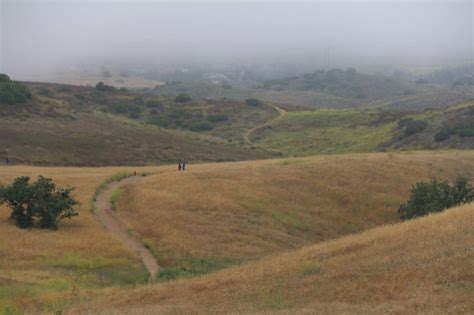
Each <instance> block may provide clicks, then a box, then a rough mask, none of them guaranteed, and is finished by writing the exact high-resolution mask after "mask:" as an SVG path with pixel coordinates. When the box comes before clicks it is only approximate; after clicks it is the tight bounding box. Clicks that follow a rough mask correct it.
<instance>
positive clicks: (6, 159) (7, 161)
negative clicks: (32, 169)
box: [5, 156, 10, 165]
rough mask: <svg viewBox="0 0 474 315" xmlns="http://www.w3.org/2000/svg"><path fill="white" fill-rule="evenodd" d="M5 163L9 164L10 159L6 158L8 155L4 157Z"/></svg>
mask: <svg viewBox="0 0 474 315" xmlns="http://www.w3.org/2000/svg"><path fill="white" fill-rule="evenodd" d="M5 164H7V165H8V164H10V159H9V158H8V156H7V157H6V158H5Z"/></svg>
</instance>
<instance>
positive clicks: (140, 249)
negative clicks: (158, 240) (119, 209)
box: [95, 177, 160, 281]
mask: <svg viewBox="0 0 474 315" xmlns="http://www.w3.org/2000/svg"><path fill="white" fill-rule="evenodd" d="M140 178H142V177H129V178H126V179H123V180H121V181H117V182H112V183H110V184H109V185H108V186H107V188H106V189H105V190H104V191H103V192H102V193H100V194H99V195H98V196H97V198H96V202H95V206H96V211H95V214H96V216H97V219H98V220H99V222H100V223H101V224H102V225H103V226H104V227H105V228H106V229H107V230H108V231H110V232H111V233H112V234H114V235H116V236H117V237H118V238H119V239H121V240H122V241H123V242H124V243H125V244H126V245H127V246H128V247H129V248H130V249H132V250H133V251H135V252H136V253H138V254H139V255H140V258H141V259H142V261H143V264H144V265H145V267H146V269H147V270H148V272H149V273H150V281H153V280H155V279H156V275H157V273H158V271H159V270H160V266H159V265H158V263H157V262H156V259H155V257H154V256H153V254H152V253H151V251H150V250H149V249H148V248H146V247H145V246H144V245H143V243H142V242H140V241H139V240H138V239H136V238H135V237H133V236H132V235H130V234H129V233H128V232H127V229H126V227H125V226H124V225H123V223H122V222H121V221H120V219H119V217H118V216H117V214H116V213H115V211H114V210H113V209H112V203H111V202H110V197H111V196H112V193H113V192H114V190H116V189H117V188H120V187H124V186H126V185H128V184H131V183H133V182H136V181H138V180H139V179H140Z"/></svg>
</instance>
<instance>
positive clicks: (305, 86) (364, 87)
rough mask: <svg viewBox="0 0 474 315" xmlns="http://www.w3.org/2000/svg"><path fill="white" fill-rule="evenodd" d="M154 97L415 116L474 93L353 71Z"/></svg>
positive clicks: (193, 85)
mask: <svg viewBox="0 0 474 315" xmlns="http://www.w3.org/2000/svg"><path fill="white" fill-rule="evenodd" d="M446 71H447V70H446ZM443 77H444V76H443ZM462 82H464V81H462ZM150 91H151V92H154V93H158V94H163V95H168V96H174V95H177V94H179V93H188V94H190V95H192V96H193V97H196V98H212V99H221V98H224V97H225V98H231V99H236V100H244V99H246V98H259V99H262V100H265V101H268V102H275V103H279V104H292V105H298V106H308V107H314V108H351V107H367V106H375V107H379V106H384V107H386V108H389V109H394V110H416V111H422V110H424V109H425V108H443V107H447V106H451V105H454V104H457V103H460V102H463V101H466V100H468V99H472V98H474V90H473V89H472V87H471V86H469V85H466V84H451V83H449V82H445V81H442V80H441V81H440V80H419V81H416V80H415V78H411V77H409V78H406V77H403V76H387V75H381V74H365V73H359V72H357V71H356V70H354V69H351V68H349V69H346V70H342V69H331V70H328V71H324V70H319V71H315V72H313V73H307V74H304V75H301V76H294V77H287V78H280V79H274V80H267V81H264V82H262V84H258V85H255V86H243V85H239V84H235V85H232V84H217V83H210V82H207V81H203V80H201V81H191V82H189V81H186V82H180V81H177V82H168V83H167V84H165V85H161V86H157V87H155V88H154V89H152V90H150Z"/></svg>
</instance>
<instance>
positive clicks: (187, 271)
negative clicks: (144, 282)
mask: <svg viewBox="0 0 474 315" xmlns="http://www.w3.org/2000/svg"><path fill="white" fill-rule="evenodd" d="M238 263H239V261H236V260H234V259H216V258H211V257H187V258H183V259H180V260H178V261H176V262H175V263H173V265H172V266H169V267H165V268H163V269H161V271H160V272H159V273H158V277H157V279H158V281H168V280H173V279H177V278H183V277H194V276H199V275H203V274H207V273H210V272H214V271H217V270H220V269H223V268H226V267H230V266H233V265H236V264H238Z"/></svg>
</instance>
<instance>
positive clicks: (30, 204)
mask: <svg viewBox="0 0 474 315" xmlns="http://www.w3.org/2000/svg"><path fill="white" fill-rule="evenodd" d="M29 180H30V178H29V177H28V176H22V177H18V178H16V179H15V180H14V181H13V183H12V184H11V185H9V186H5V187H2V186H0V204H2V203H6V204H7V205H8V206H9V207H10V208H11V210H12V212H11V215H10V218H11V219H12V220H13V221H14V222H15V224H16V225H17V226H19V227H20V228H29V227H40V228H46V229H54V230H55V229H57V228H58V224H59V222H60V221H61V220H63V219H65V218H72V217H73V216H76V215H78V213H77V212H76V211H75V210H74V209H73V206H75V205H77V201H76V200H75V199H74V198H73V196H72V195H71V192H72V191H73V189H74V188H59V187H56V185H55V184H54V183H53V181H52V180H51V179H50V178H46V177H43V176H39V177H38V180H37V181H36V182H34V183H32V184H30V183H29Z"/></svg>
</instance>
